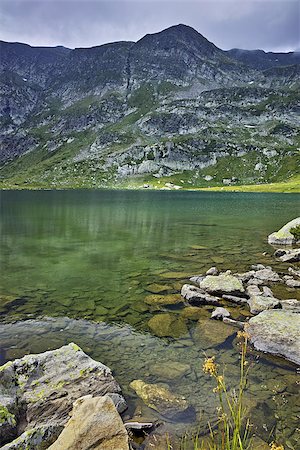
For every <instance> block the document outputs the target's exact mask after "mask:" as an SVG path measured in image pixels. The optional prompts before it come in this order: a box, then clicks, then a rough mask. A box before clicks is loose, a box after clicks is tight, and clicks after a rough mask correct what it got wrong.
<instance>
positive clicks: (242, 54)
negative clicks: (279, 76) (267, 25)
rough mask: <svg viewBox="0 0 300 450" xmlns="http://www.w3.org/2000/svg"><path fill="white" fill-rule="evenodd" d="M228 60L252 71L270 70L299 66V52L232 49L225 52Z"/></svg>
mask: <svg viewBox="0 0 300 450" xmlns="http://www.w3.org/2000/svg"><path fill="white" fill-rule="evenodd" d="M227 54H228V56H229V57H230V58H234V59H236V60H237V61H241V62H242V63H244V64H246V65H247V66H249V67H252V68H253V69H262V70H263V69H270V68H271V67H279V66H291V65H294V64H300V52H299V51H298V52H289V53H273V52H264V51H263V50H241V49H238V48H233V49H232V50H229V51H228V52H227Z"/></svg>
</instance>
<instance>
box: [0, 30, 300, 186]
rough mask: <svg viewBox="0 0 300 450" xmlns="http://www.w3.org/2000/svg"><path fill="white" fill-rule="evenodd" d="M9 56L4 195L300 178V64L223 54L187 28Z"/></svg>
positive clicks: (261, 55) (24, 48) (1, 94)
mask: <svg viewBox="0 0 300 450" xmlns="http://www.w3.org/2000/svg"><path fill="white" fill-rule="evenodd" d="M0 55H1V58H0V136H1V139H0V163H1V168H0V177H1V178H0V183H1V184H2V186H4V187H5V186H28V187H81V186H85V187H115V186H117V187H118V186H119V187H137V186H141V185H144V184H145V185H149V186H150V187H165V183H175V184H176V185H178V186H181V187H195V186H199V187H201V186H203V187H206V186H213V185H228V184H229V185H231V184H234V185H238V184H245V183H248V184H252V183H264V182H271V181H272V182H273V181H283V180H286V179H288V178H289V177H293V176H295V175H297V170H298V167H299V148H300V138H299V129H300V126H299V112H300V94H299V85H300V82H299V81H300V76H299V75H300V71H299V68H300V64H299V62H300V55H299V53H288V54H282V53H281V54H275V53H271V54H270V53H265V52H263V51H259V50H258V51H244V50H237V49H234V50H230V51H223V50H221V49H219V48H217V47H216V46H215V45H214V44H212V43H211V42H209V41H208V40H207V39H205V38H204V37H203V36H202V35H201V34H199V33H198V32H197V31H196V30H194V29H193V28H191V27H188V26H186V25H177V26H173V27H170V28H168V29H166V30H164V31H161V32H160V33H155V34H149V35H146V36H144V37H143V38H142V39H140V40H139V41H138V42H136V43H134V42H115V43H112V44H105V45H101V46H99V47H93V48H78V49H74V50H70V49H67V48H64V47H55V48H46V47H30V46H29V45H26V44H19V43H6V42H1V43H0ZM168 185H169V184H168ZM169 186H170V185H169Z"/></svg>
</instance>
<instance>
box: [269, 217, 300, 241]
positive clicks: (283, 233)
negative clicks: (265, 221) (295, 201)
mask: <svg viewBox="0 0 300 450" xmlns="http://www.w3.org/2000/svg"><path fill="white" fill-rule="evenodd" d="M299 228H300V217H297V218H296V219H294V220H291V221H290V222H288V223H287V224H285V225H284V226H283V227H282V228H280V230H278V231H276V232H275V233H272V234H270V235H269V237H268V242H269V244H275V245H291V244H294V243H295V242H296V240H298V239H300V237H299ZM291 230H293V232H294V233H296V236H295V235H294V234H293V233H292V232H291Z"/></svg>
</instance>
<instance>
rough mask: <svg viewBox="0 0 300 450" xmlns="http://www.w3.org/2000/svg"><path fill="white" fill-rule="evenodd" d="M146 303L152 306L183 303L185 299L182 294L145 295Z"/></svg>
mask: <svg viewBox="0 0 300 450" xmlns="http://www.w3.org/2000/svg"><path fill="white" fill-rule="evenodd" d="M144 301H145V303H147V305H151V306H159V305H177V304H178V303H182V301H183V299H182V297H181V295H180V294H168V295H155V294H153V295H147V296H146V297H145V300H144Z"/></svg>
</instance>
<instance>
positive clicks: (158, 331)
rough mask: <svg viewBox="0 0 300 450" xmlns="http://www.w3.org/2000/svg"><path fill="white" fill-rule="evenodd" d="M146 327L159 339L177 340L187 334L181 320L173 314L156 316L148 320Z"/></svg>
mask: <svg viewBox="0 0 300 450" xmlns="http://www.w3.org/2000/svg"><path fill="white" fill-rule="evenodd" d="M148 326H149V328H150V329H151V331H152V332H153V333H154V334H155V335H156V336H159V337H173V338H178V337H180V336H183V335H185V334H187V333H188V329H187V326H186V323H185V321H184V320H183V318H182V317H178V316H177V315H175V314H168V313H164V314H157V315H155V316H153V317H152V318H151V319H150V320H149V322H148Z"/></svg>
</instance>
